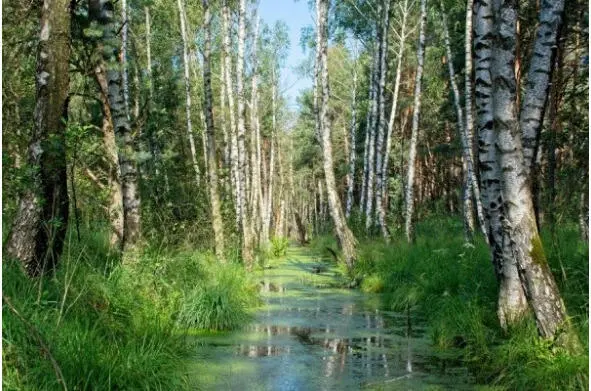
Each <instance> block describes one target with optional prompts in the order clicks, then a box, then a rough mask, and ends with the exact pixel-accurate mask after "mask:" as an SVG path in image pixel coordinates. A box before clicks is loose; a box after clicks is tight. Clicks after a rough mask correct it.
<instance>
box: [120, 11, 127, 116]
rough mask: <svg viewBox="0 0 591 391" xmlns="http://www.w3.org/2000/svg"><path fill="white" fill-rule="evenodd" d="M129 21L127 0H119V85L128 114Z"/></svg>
mask: <svg viewBox="0 0 591 391" xmlns="http://www.w3.org/2000/svg"><path fill="white" fill-rule="evenodd" d="M128 31H129V23H128V19H127V0H121V51H120V52H119V62H120V63H121V85H122V86H123V101H124V102H125V111H126V112H127V114H128V115H129V76H128V75H129V71H128V69H127V37H128Z"/></svg>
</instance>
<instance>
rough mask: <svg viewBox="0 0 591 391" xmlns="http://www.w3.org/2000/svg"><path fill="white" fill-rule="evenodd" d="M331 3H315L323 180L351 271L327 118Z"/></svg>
mask: <svg viewBox="0 0 591 391" xmlns="http://www.w3.org/2000/svg"><path fill="white" fill-rule="evenodd" d="M327 13H328V0H316V29H317V31H316V35H317V39H316V43H317V45H319V46H320V58H319V60H320V64H319V65H320V66H319V68H320V75H321V82H320V83H316V85H317V86H318V87H321V88H322V90H321V93H320V94H319V95H320V96H322V102H321V105H320V131H321V134H322V147H323V154H322V156H323V162H324V178H325V180H326V192H327V195H328V203H329V210H330V214H331V217H332V220H333V222H334V225H335V230H336V232H337V235H338V237H339V241H340V245H341V248H342V250H343V256H344V258H345V264H346V265H347V267H348V268H349V269H351V268H352V267H353V264H354V262H355V259H356V246H357V240H356V239H355V237H354V236H353V233H352V232H351V230H350V229H349V227H348V225H347V220H346V218H345V214H344V213H343V207H342V205H341V200H340V198H339V196H338V193H337V190H336V180H335V176H334V164H333V158H332V142H331V138H330V126H331V124H330V120H329V117H328V100H329V96H330V90H329V82H328V58H327V46H328V37H327V35H328V23H327V17H328V15H327Z"/></svg>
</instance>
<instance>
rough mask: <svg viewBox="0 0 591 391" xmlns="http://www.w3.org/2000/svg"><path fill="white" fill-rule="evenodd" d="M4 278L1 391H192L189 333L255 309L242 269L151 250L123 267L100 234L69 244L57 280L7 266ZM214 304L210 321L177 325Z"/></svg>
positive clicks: (231, 322)
mask: <svg viewBox="0 0 591 391" xmlns="http://www.w3.org/2000/svg"><path fill="white" fill-rule="evenodd" d="M2 272H3V286H4V288H3V295H4V296H5V297H6V298H7V300H8V302H9V303H10V304H11V306H12V309H11V308H10V307H9V306H7V305H4V306H3V318H2V326H3V339H2V344H3V351H2V358H3V364H4V365H3V380H2V384H3V386H4V388H5V389H7V390H57V389H63V386H62V385H61V383H60V381H61V382H63V383H65V384H66V385H67V388H68V389H70V390H72V389H74V390H116V389H117V390H144V389H154V390H182V389H189V381H188V379H187V376H186V373H185V364H186V363H187V357H188V355H189V354H190V353H191V349H192V348H193V347H194V346H193V343H191V342H190V341H193V340H194V339H193V338H191V339H188V338H186V335H187V333H186V331H187V326H190V327H194V328H204V329H211V328H224V329H228V328H235V327H240V326H242V324H243V323H244V322H247V321H248V317H247V316H244V314H246V313H248V310H249V308H250V307H251V306H253V305H256V291H255V290H254V289H252V287H251V285H249V283H248V280H247V279H246V277H245V273H244V272H243V271H242V268H241V267H240V266H238V265H229V266H220V265H217V262H216V261H215V260H214V259H212V257H211V256H210V255H207V254H202V253H198V252H189V251H185V252H178V251H174V250H171V249H169V248H165V247H157V246H156V247H148V248H146V249H145V250H144V251H143V252H142V253H141V254H140V255H139V259H138V261H137V262H135V263H133V264H130V265H125V266H123V265H121V263H120V260H119V259H118V258H117V257H116V256H113V255H111V254H110V253H109V251H108V245H107V241H106V235H105V233H104V232H102V233H101V232H95V233H90V232H83V240H82V241H81V242H80V243H78V242H77V241H75V240H69V242H68V244H67V246H66V249H65V251H64V255H63V257H62V260H61V262H60V265H59V268H58V269H57V270H56V273H55V274H54V275H53V276H49V277H43V278H38V279H29V278H28V277H26V276H25V275H24V274H23V272H22V271H21V268H20V265H19V264H18V263H17V262H15V261H13V260H5V261H4V262H3V264H2ZM196 289H200V291H199V292H201V293H200V294H197V295H196V294H195V291H196ZM215 292H217V293H215ZM220 292H223V294H221V293H220ZM216 295H217V296H216ZM211 297H216V298H217V299H216V300H217V301H215V306H216V307H215V308H216V310H217V313H216V314H215V316H212V317H211V319H210V320H204V319H205V318H199V319H200V321H199V322H193V323H191V324H187V323H186V322H185V323H184V322H182V321H181V319H183V316H184V315H183V314H186V309H187V308H188V306H189V305H190V306H194V307H199V308H207V306H209V305H211V303H212V300H211ZM236 298H239V299H236ZM15 311H16V312H15ZM17 313H18V315H17ZM236 314H240V315H239V316H237V315H236ZM52 360H53V361H54V362H55V364H56V365H57V367H58V370H57V371H56V368H55V365H52Z"/></svg>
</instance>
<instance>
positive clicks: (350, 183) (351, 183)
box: [345, 59, 357, 218]
mask: <svg viewBox="0 0 591 391" xmlns="http://www.w3.org/2000/svg"><path fill="white" fill-rule="evenodd" d="M356 131H357V59H355V62H354V64H353V91H352V92H351V124H350V125H349V175H347V204H346V205H347V206H346V208H345V216H346V217H347V218H349V217H350V216H351V208H352V207H353V190H354V187H355V160H356V157H357V152H356V149H357V148H356V140H355V138H356V137H355V136H356V134H355V133H356Z"/></svg>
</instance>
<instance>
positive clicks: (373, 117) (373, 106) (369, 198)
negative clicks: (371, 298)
mask: <svg viewBox="0 0 591 391" xmlns="http://www.w3.org/2000/svg"><path fill="white" fill-rule="evenodd" d="M379 53H380V51H379V50H378V48H377V47H376V48H375V51H374V55H373V56H374V58H373V61H374V63H373V67H374V69H375V71H374V72H373V79H372V80H371V85H370V89H372V90H373V99H372V100H371V101H370V115H369V122H368V124H367V131H368V133H369V142H368V152H367V185H366V186H367V192H366V195H365V197H366V200H365V202H366V204H365V228H366V230H368V231H369V229H370V228H371V227H372V226H373V199H374V185H375V165H374V161H375V148H376V147H375V146H376V123H377V119H378V118H377V114H378V99H379V98H378V88H377V85H378V82H379V69H380V66H379V64H380V55H379ZM370 94H371V92H370Z"/></svg>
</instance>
